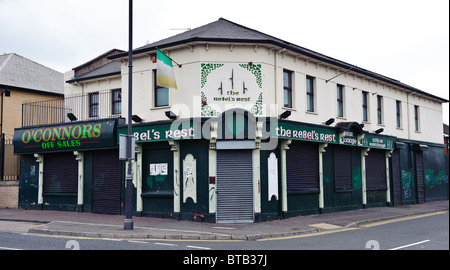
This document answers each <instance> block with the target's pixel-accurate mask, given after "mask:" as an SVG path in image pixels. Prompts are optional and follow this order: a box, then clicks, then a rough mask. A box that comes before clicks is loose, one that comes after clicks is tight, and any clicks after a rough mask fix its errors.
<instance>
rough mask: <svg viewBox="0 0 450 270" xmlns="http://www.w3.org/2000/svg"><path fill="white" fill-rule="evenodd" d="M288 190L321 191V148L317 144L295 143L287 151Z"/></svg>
mask: <svg viewBox="0 0 450 270" xmlns="http://www.w3.org/2000/svg"><path fill="white" fill-rule="evenodd" d="M286 163H287V164H286V176H287V190H288V191H290V192H295V191H318V190H319V146H318V144H317V143H310V142H300V141H295V142H292V144H291V145H290V146H289V150H287V151H286Z"/></svg>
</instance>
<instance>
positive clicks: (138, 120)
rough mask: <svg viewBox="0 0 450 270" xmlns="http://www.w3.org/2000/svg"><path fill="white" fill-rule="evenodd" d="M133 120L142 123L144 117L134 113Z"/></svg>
mask: <svg viewBox="0 0 450 270" xmlns="http://www.w3.org/2000/svg"><path fill="white" fill-rule="evenodd" d="M131 120H133V121H134V122H135V123H142V118H140V117H139V116H137V115H132V116H131Z"/></svg>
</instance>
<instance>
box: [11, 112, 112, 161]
mask: <svg viewBox="0 0 450 270" xmlns="http://www.w3.org/2000/svg"><path fill="white" fill-rule="evenodd" d="M116 123H117V120H116V119H111V120H102V121H93V122H77V123H70V124H65V125H52V126H39V127H33V128H29V129H27V128H23V129H16V130H15V132H14V139H13V143H14V153H16V154H27V153H43V152H61V151H77V150H88V149H94V148H110V147H116V146H117V144H116V140H115V136H114V134H115V130H116Z"/></svg>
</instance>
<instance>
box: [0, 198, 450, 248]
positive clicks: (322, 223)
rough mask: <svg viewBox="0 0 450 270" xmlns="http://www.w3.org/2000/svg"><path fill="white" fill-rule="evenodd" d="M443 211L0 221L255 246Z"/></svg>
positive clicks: (14, 215)
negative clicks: (243, 220)
mask: <svg viewBox="0 0 450 270" xmlns="http://www.w3.org/2000/svg"><path fill="white" fill-rule="evenodd" d="M448 209H449V202H448V200H446V201H438V202H430V203H425V204H417V205H408V206H404V207H378V208H368V209H361V210H353V211H345V212H336V213H329V214H321V215H312V216H301V217H295V218H289V219H286V220H276V221H270V222H263V223H250V224H211V223H201V222H192V221H177V220H171V219H159V218H149V217H133V221H134V230H130V231H125V230H123V222H124V219H125V217H124V216H114V215H100V214H92V213H75V212H59V211H37V210H23V209H0V220H3V221H26V222H35V223H42V225H37V226H34V227H33V228H31V229H30V230H29V231H28V232H29V233H33V234H45V235H62V236H73V237H90V238H115V239H190V240H256V239H265V238H277V237H287V236H295V235H301V234H309V233H315V232H319V231H327V230H336V229H342V228H348V227H354V226H358V225H361V224H368V223H372V222H377V221H384V220H392V219H397V218H402V217H407V216H414V215H421V214H427V213H433V212H439V211H448ZM0 230H1V228H0Z"/></svg>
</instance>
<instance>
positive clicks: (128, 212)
mask: <svg viewBox="0 0 450 270" xmlns="http://www.w3.org/2000/svg"><path fill="white" fill-rule="evenodd" d="M128 42H129V44H128V45H129V50H128V119H127V120H128V137H127V158H128V168H127V169H128V170H127V173H126V200H125V203H126V209H125V221H124V224H123V229H124V230H133V190H134V186H133V174H132V171H131V167H132V160H133V158H134V157H132V156H131V153H132V151H131V150H132V149H131V147H132V135H131V134H132V125H133V123H132V114H133V0H129V37H128Z"/></svg>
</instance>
